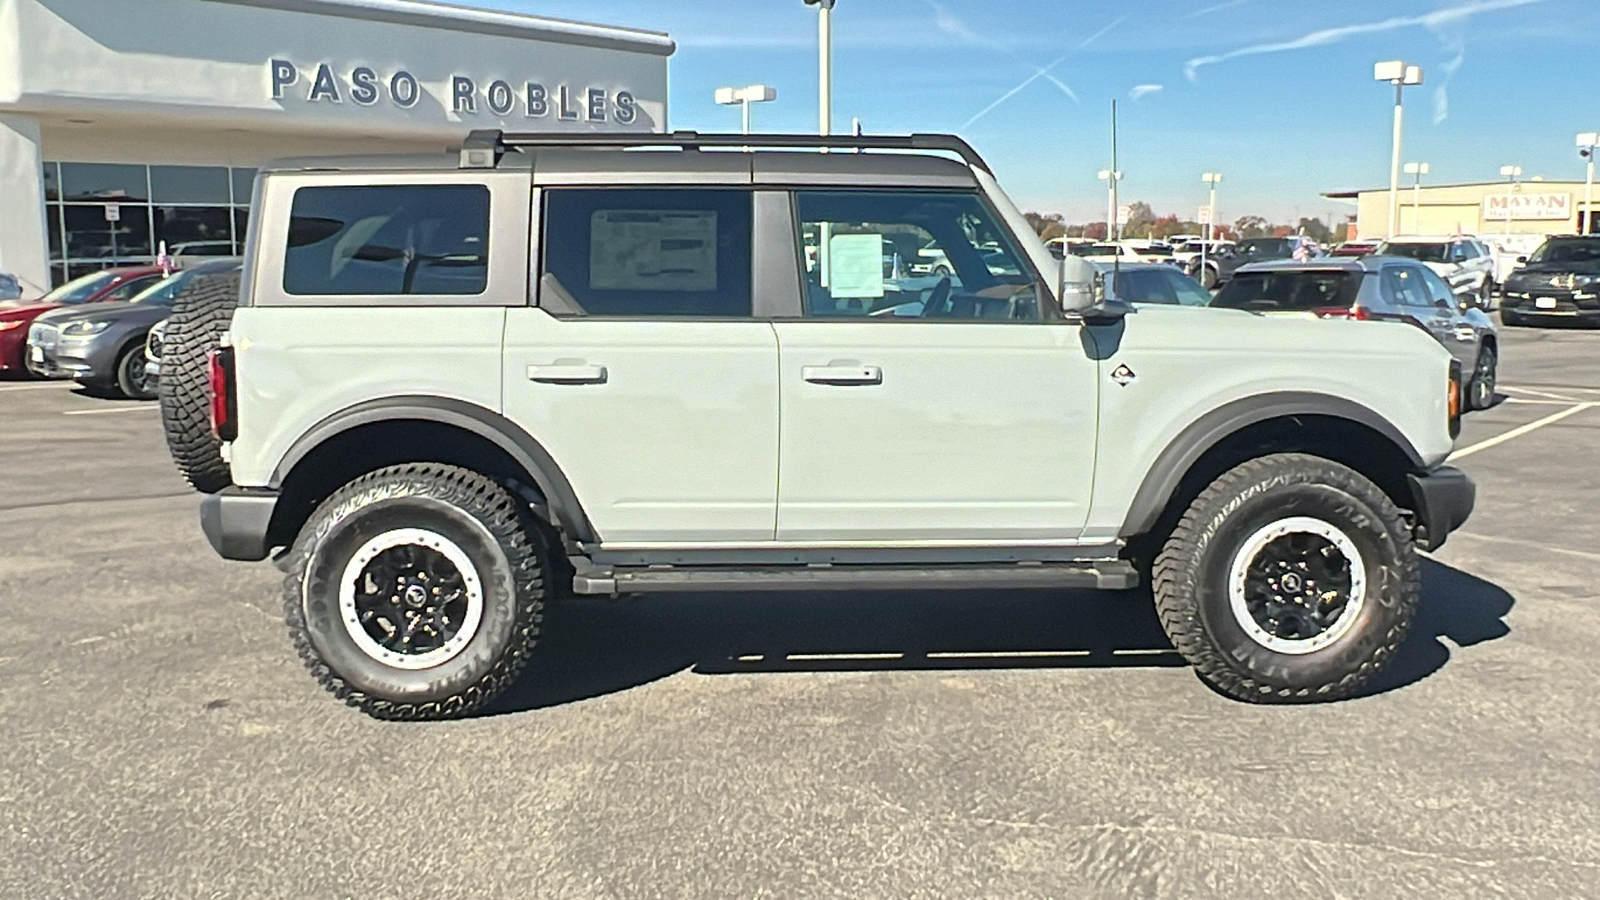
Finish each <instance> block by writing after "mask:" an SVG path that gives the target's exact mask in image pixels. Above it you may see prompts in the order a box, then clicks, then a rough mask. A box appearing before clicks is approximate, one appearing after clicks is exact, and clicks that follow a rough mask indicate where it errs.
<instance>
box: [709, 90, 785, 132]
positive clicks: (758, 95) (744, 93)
mask: <svg viewBox="0 0 1600 900" xmlns="http://www.w3.org/2000/svg"><path fill="white" fill-rule="evenodd" d="M776 99H778V89H777V88H775V87H771V86H769V85H765V84H752V85H750V86H748V87H742V88H731V87H720V88H717V93H716V100H717V102H718V103H720V104H721V105H723V106H732V105H734V104H735V103H737V104H739V106H740V107H741V114H742V115H741V119H742V121H743V125H742V129H741V130H740V132H739V133H740V134H749V133H750V104H752V103H766V102H768V101H771V100H776Z"/></svg>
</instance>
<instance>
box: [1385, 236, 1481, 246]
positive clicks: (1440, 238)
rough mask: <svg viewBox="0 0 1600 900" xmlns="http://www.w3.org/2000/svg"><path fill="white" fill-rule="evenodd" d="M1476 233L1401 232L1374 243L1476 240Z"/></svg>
mask: <svg viewBox="0 0 1600 900" xmlns="http://www.w3.org/2000/svg"><path fill="white" fill-rule="evenodd" d="M1477 239H1478V236H1477V235H1475V234H1437V235H1435V234H1401V235H1396V236H1394V237H1392V238H1389V239H1388V240H1387V241H1373V242H1372V243H1380V244H1382V243H1388V244H1442V243H1448V242H1450V241H1475V240H1477Z"/></svg>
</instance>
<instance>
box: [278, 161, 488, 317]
mask: <svg viewBox="0 0 1600 900" xmlns="http://www.w3.org/2000/svg"><path fill="white" fill-rule="evenodd" d="M488 281H489V189H488V188H487V187H486V186H484V185H477V184H405V185H362V186H351V187H303V188H300V189H299V190H297V191H295V192H294V204H293V206H292V207H291V212H290V220H289V237H288V248H287V250H286V252H285V254H284V265H283V289H284V291H285V292H286V293H289V294H294V295H299V296H326V295H370V294H396V295H403V294H433V295H438V294H463V295H471V294H481V293H483V292H484V290H485V289H486V288H487V287H488Z"/></svg>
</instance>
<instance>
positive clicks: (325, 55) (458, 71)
mask: <svg viewBox="0 0 1600 900" xmlns="http://www.w3.org/2000/svg"><path fill="white" fill-rule="evenodd" d="M673 49H674V46H673V42H672V40H671V39H670V38H669V37H668V36H667V35H665V34H661V33H658V32H648V31H639V30H635V29H626V28H616V27H609V26H603V25H590V24H583V23H575V22H567V21H561V20H555V19H545V18H540V17H535V16H527V15H518V14H512V13H501V12H491V11H487V10H477V9H469V8H465V7H458V6H449V5H443V4H437V3H431V2H418V0H137V2H130V0H0V272H10V273H12V274H14V275H16V276H17V277H18V278H19V279H20V280H21V281H22V284H23V291H24V294H25V295H29V296H32V295H37V294H40V293H43V292H44V291H45V290H47V289H48V288H49V286H50V285H51V284H59V283H61V282H62V281H63V280H64V279H67V278H69V277H73V276H76V275H79V274H82V273H84V272H86V271H92V270H94V269H99V268H103V267H105V266H107V265H113V264H119V263H135V262H143V261H148V260H150V259H152V258H153V257H154V255H155V253H156V252H157V248H158V247H159V246H160V245H161V244H162V243H165V244H166V245H167V246H168V248H169V249H171V248H181V247H187V248H191V249H192V250H194V251H195V252H208V253H211V254H212V255H220V254H223V253H224V252H234V251H237V249H238V248H239V246H240V244H241V242H242V241H243V240H244V228H245V224H246V222H247V221H248V217H249V204H250V188H251V183H252V181H253V179H254V176H255V171H256V168H257V167H258V166H260V165H261V164H262V163H264V162H266V161H267V160H270V159H275V158H279V157H284V156H299V155H320V154H330V153H334V154H337V153H409V152H437V151H443V150H447V149H450V148H452V147H454V146H457V145H459V143H460V141H461V139H462V138H463V137H464V136H465V135H466V133H467V132H468V131H470V130H472V129H474V128H503V129H505V130H508V131H541V130H549V131H615V130H625V131H660V130H664V129H665V127H666V121H667V60H668V58H669V57H670V55H671V54H672V52H673Z"/></svg>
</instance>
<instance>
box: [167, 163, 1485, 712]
mask: <svg viewBox="0 0 1600 900" xmlns="http://www.w3.org/2000/svg"><path fill="white" fill-rule="evenodd" d="M632 146H639V147H647V146H648V147H652V148H655V149H657V150H660V149H661V148H667V149H668V150H669V151H673V150H675V151H676V152H619V148H622V147H632ZM824 146H826V147H830V148H835V149H839V148H847V149H861V150H866V151H872V150H878V149H892V150H896V151H900V152H895V153H874V152H861V153H838V152H835V153H828V154H823V153H817V152H815V149H816V148H818V147H824ZM779 148H788V149H790V150H794V149H796V148H799V149H801V150H804V151H806V152H778V149H779ZM906 151H912V152H906ZM949 156H954V157H956V158H954V159H951V158H948V157H949ZM256 190H257V196H258V197H259V205H258V208H257V211H256V214H255V215H254V216H253V217H252V219H251V226H250V236H249V256H248V261H247V263H246V270H245V273H244V276H243V283H242V288H241V290H240V291H239V298H238V307H237V309H236V310H234V311H233V312H232V315H231V322H229V323H228V325H227V331H226V333H225V334H223V335H222V346H221V347H219V348H218V349H216V350H215V351H214V352H213V353H212V354H211V357H210V362H209V366H208V367H207V368H208V369H209V371H210V376H211V381H212V390H213V392H214V396H213V397H212V398H211V400H212V402H211V404H210V407H211V410H212V415H213V416H214V417H215V419H216V421H215V423H214V424H215V428H216V432H217V434H218V435H219V436H220V439H221V440H223V441H225V446H223V447H221V448H220V452H221V453H225V454H226V456H225V459H224V461H225V463H226V465H227V469H226V470H225V471H227V473H228V476H227V477H228V479H229V480H231V482H232V485H230V486H226V487H223V488H222V489H221V490H218V491H217V492H216V493H213V494H211V495H210V496H208V497H206V498H205V499H204V501H203V502H202V505H201V521H202V525H203V527H204V530H205V532H206V534H207V536H208V537H209V539H210V540H211V542H212V544H213V546H214V547H215V548H216V549H217V551H218V552H219V553H220V554H221V555H223V556H224V557H227V558H230V559H241V560H259V559H263V558H265V557H267V556H269V555H272V556H275V558H277V559H278V561H279V563H280V565H282V566H283V567H284V568H285V569H286V571H287V572H288V573H289V577H288V579H287V589H286V594H285V611H286V617H287V620H288V623H289V627H290V631H291V634H292V636H293V639H294V641H295V644H296V645H297V647H298V649H299V651H300V653H301V655H302V656H303V658H304V659H305V660H306V661H307V663H308V665H309V666H310V669H311V671H312V673H313V674H314V675H315V677H316V678H317V679H318V680H319V681H320V682H321V683H322V684H324V685H325V686H326V687H327V688H328V689H329V690H330V691H332V692H333V693H334V694H335V695H336V696H338V697H340V698H342V699H344V700H346V701H348V702H349V703H351V704H352V705H355V706H357V707H359V708H361V709H363V710H365V711H367V712H368V713H371V714H373V715H377V716H383V717H395V718H428V717H443V716H452V715H461V714H464V713H467V712H470V711H473V710H476V709H479V708H481V707H482V706H483V705H484V704H486V703H487V702H489V701H490V700H491V699H492V698H493V697H494V696H495V695H496V694H497V693H498V692H499V691H501V690H502V689H503V688H505V687H506V686H507V685H508V684H509V683H510V682H511V681H512V680H513V679H514V678H515V677H517V675H518V673H519V672H520V671H521V670H522V669H523V667H524V665H525V663H526V662H527V661H528V658H529V655H530V653H534V652H537V651H536V650H534V643H535V640H536V638H538V637H539V633H540V627H541V620H542V608H543V606H544V605H545V604H546V603H559V602H560V598H561V597H562V596H563V595H565V594H567V593H568V592H577V593H584V594H606V595H609V594H618V593H640V594H643V593H649V592H658V591H693V592H706V591H717V590H732V591H752V590H770V589H794V588H808V589H819V588H828V589H852V590H866V589H886V590H916V591H926V590H932V589H937V588H955V587H960V588H968V589H988V588H1006V587H1032V588H1041V587H1050V588H1074V587H1077V588H1084V587H1087V588H1095V587H1099V588H1116V589H1126V588H1131V587H1134V586H1136V585H1137V584H1139V583H1141V582H1142V581H1143V580H1144V579H1150V580H1151V581H1150V583H1151V585H1152V589H1153V594H1154V602H1155V604H1156V606H1157V608H1158V609H1159V611H1160V616H1161V620H1162V623H1163V624H1164V626H1165V627H1166V629H1167V632H1168V634H1169V635H1170V636H1171V639H1172V641H1173V643H1174V645H1175V646H1176V647H1177V649H1178V651H1179V652H1181V653H1182V654H1183V655H1184V656H1185V657H1187V658H1188V659H1189V660H1190V661H1191V662H1192V663H1193V664H1194V666H1195V668H1196V670H1197V672H1198V673H1199V674H1200V676H1201V677H1202V678H1204V679H1205V680H1206V681H1207V682H1209V683H1210V684H1212V685H1214V686H1215V687H1216V688H1217V689H1218V690H1221V691H1223V692H1225V693H1226V694H1228V695H1230V696H1233V697H1237V698H1239V699H1242V700H1248V701H1282V702H1294V701H1307V700H1321V699H1331V698H1338V697H1343V696H1348V695H1349V694H1351V693H1352V692H1354V691H1356V690H1357V689H1358V688H1359V687H1360V686H1361V685H1362V684H1364V683H1365V682H1366V681H1367V680H1368V679H1369V678H1370V677H1371V676H1372V675H1373V673H1375V672H1376V671H1377V670H1378V669H1380V668H1381V667H1382V666H1383V665H1384V664H1385V663H1386V662H1387V661H1388V660H1389V659H1390V658H1391V657H1392V656H1393V655H1394V652H1395V648H1396V647H1397V646H1398V645H1399V643H1400V641H1401V640H1402V639H1403V637H1404V635H1405V632H1406V629H1407V626H1408V625H1409V623H1410V620H1411V618H1412V615H1413V612H1414V610H1415V608H1416V603H1417V596H1418V591H1419V578H1420V567H1419V562H1418V555H1417V549H1418V548H1419V547H1422V548H1431V547H1437V546H1438V545H1439V544H1440V543H1442V542H1443V541H1444V539H1445V536H1446V535H1447V534H1448V533H1449V532H1450V531H1451V530H1452V529H1454V528H1455V527H1456V526H1458V525H1459V524H1461V522H1462V521H1464V520H1465V519H1466V517H1467V515H1468V513H1469V512H1470V511H1471V508H1472V505H1473V493H1474V491H1473V486H1472V483H1471V481H1470V480H1468V479H1467V478H1466V476H1465V475H1463V474H1462V473H1460V472H1458V471H1456V470H1454V469H1450V468H1447V467H1444V466H1443V462H1444V460H1445V458H1446V457H1447V456H1448V455H1449V453H1450V450H1451V447H1452V443H1453V436H1454V434H1455V428H1456V425H1457V421H1458V420H1457V418H1456V413H1457V410H1456V404H1457V402H1458V400H1459V390H1460V385H1459V366H1458V365H1457V366H1454V367H1453V366H1452V363H1451V361H1450V357H1449V355H1448V354H1447V353H1446V352H1445V351H1444V350H1443V349H1442V348H1440V347H1439V345H1438V344H1437V343H1436V342H1435V341H1433V340H1432V339H1431V338H1430V337H1429V336H1428V335H1427V334H1425V333H1423V332H1421V331H1419V330H1418V329H1416V328H1412V327H1410V326H1406V325H1398V324H1391V323H1378V322H1353V321H1340V322H1334V321H1300V320H1292V319H1283V318H1278V317H1268V316H1261V315H1254V314H1251V313H1248V312H1241V311H1236V310H1222V309H1208V308H1195V307H1187V306H1176V305H1175V306H1170V307H1141V308H1138V309H1135V308H1134V307H1131V306H1128V305H1125V304H1122V303H1120V302H1118V301H1116V300H1114V299H1106V298H1105V296H1104V293H1103V291H1097V292H1095V293H1094V294H1091V295H1090V296H1089V297H1087V298H1081V299H1079V298H1077V295H1074V294H1068V295H1067V296H1068V297H1069V298H1070V299H1069V300H1068V302H1067V303H1066V304H1063V303H1062V302H1060V300H1059V299H1058V298H1060V297H1062V296H1063V292H1062V283H1061V282H1062V278H1063V276H1062V275H1061V272H1062V271H1063V269H1064V268H1065V267H1063V266H1061V265H1060V264H1059V263H1058V262H1057V261H1056V260H1054V259H1052V257H1051V255H1050V253H1049V252H1048V251H1047V250H1046V249H1045V247H1044V245H1043V244H1042V243H1041V242H1040V241H1039V240H1038V239H1037V237H1035V236H1034V234H1033V232H1032V231H1031V230H1030V229H1029V227H1028V225H1027V222H1026V220H1025V219H1024V218H1023V217H1022V215H1021V214H1020V213H1019V212H1018V211H1017V209H1016V208H1015V207H1014V206H1013V205H1012V203H1011V202H1010V200H1008V199H1007V198H1006V196H1005V194H1004V193H1003V192H1002V191H1001V190H1000V188H999V186H998V185H997V184H996V183H995V180H994V178H993V177H992V176H991V175H990V173H989V170H988V168H987V166H986V165H985V164H984V162H983V160H982V159H981V158H980V157H979V156H978V155H977V154H976V153H975V152H973V150H972V149H971V148H970V147H968V146H967V145H966V144H965V143H964V142H962V141H960V140H959V139H956V138H953V137H948V136H910V137H899V138H895V137H864V138H861V137H858V138H842V137H841V138H817V137H805V136H774V135H761V136H757V135H751V136H743V135H695V134H692V133H677V134H672V135H643V136H638V135H635V136H622V135H595V136H537V135H501V134H499V133H498V132H488V133H474V134H473V135H472V136H470V137H469V139H468V140H467V142H466V144H465V146H464V148H463V150H462V153H461V155H460V157H459V158H458V157H454V156H452V157H407V158H396V159H392V160H373V159H370V158H367V159H358V160H336V159H318V160H299V161H287V162H282V163H278V164H275V165H270V166H267V167H266V168H265V169H263V172H262V174H261V176H260V180H259V182H258V184H257V188H256ZM806 235H811V236H812V237H811V241H812V242H813V243H814V244H815V245H816V246H815V250H814V252H810V253H808V252H807V247H806V243H807V239H806V237H805V236H806ZM886 240H887V241H890V242H892V243H893V244H894V246H895V247H896V248H903V250H904V255H905V256H906V258H911V259H915V258H917V256H916V254H918V253H920V252H921V251H922V250H923V249H925V248H927V247H928V246H929V245H930V244H932V245H934V246H935V247H936V248H937V249H938V250H939V251H940V252H941V253H942V259H944V260H947V261H948V262H949V264H950V271H949V272H947V273H940V274H935V273H933V272H931V271H929V272H927V273H926V274H923V275H918V274H915V273H912V274H907V273H905V272H899V273H897V274H898V276H899V277H889V276H886V275H885V266H884V253H885V243H884V242H885V241H886ZM205 302H207V301H205V300H204V298H198V297H197V299H195V300H194V301H193V302H188V301H180V303H179V308H178V309H177V310H176V311H175V315H174V317H173V321H174V326H172V327H170V328H169V330H168V332H167V338H166V339H167V342H168V347H167V349H166V354H165V357H164V359H165V360H166V361H167V362H166V363H165V364H164V369H163V378H162V381H163V384H164V385H167V384H168V382H172V383H173V385H176V386H179V387H181V385H183V384H185V383H188V382H187V381H186V380H185V379H184V378H183V377H181V375H182V373H170V372H168V371H167V367H168V366H171V365H175V362H174V361H175V360H179V359H193V358H195V357H194V355H193V354H192V353H189V352H185V351H186V349H187V350H192V349H193V348H194V346H196V345H195V344H194V342H195V341H197V340H200V339H202V338H201V332H199V331H191V330H187V329H186V328H185V327H180V323H184V322H191V321H202V320H206V319H207V317H206V316H205V315H202V313H203V311H204V304H205ZM186 303H188V304H189V305H188V306H186ZM191 307H192V308H191ZM1340 330H1348V331H1350V332H1351V335H1350V337H1349V339H1342V338H1340V337H1338V336H1337V335H1332V334H1330V332H1332V331H1340ZM186 342H187V343H186ZM175 343H176V344H177V345H178V346H173V345H174V344H175ZM1344 347H1356V348H1359V349H1358V350H1345V349H1341V348H1344ZM1453 368H1454V369H1455V371H1452V370H1453ZM169 376H170V377H169ZM169 389H176V388H175V387H173V386H171V385H169ZM165 399H166V398H165V397H164V401H165ZM181 400H182V398H181V397H177V398H176V401H181ZM176 401H175V402H174V403H173V404H171V409H172V410H173V411H174V412H172V413H171V414H170V415H171V416H174V417H181V410H182V409H183V408H184V406H183V403H182V402H176ZM163 408H164V409H167V408H168V404H166V403H165V402H164V404H163ZM171 424H173V425H176V426H182V425H183V423H182V422H181V421H174V422H173V423H171ZM180 430H182V429H181V428H180ZM174 446H175V447H177V446H178V445H177V444H174ZM191 449H192V448H191ZM184 452H185V453H188V452H189V451H188V450H186V451H184ZM218 458H219V459H222V457H220V456H219V457H218ZM214 461H215V460H213V462H214ZM180 462H181V463H183V464H184V466H185V471H186V472H191V471H192V469H191V468H190V466H191V464H193V463H195V462H196V458H195V457H193V456H182V457H180ZM200 484H205V485H206V486H207V489H211V490H215V489H216V488H217V487H219V485H216V484H211V483H209V482H202V481H199V480H197V485H200ZM863 602H870V599H869V598H865V597H864V598H863ZM1063 602H1071V598H1070V595H1064V596H1063ZM554 639H557V640H559V636H558V635H557V636H554Z"/></svg>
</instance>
